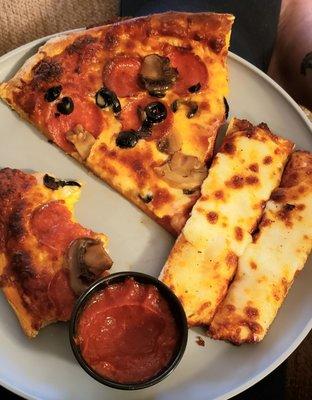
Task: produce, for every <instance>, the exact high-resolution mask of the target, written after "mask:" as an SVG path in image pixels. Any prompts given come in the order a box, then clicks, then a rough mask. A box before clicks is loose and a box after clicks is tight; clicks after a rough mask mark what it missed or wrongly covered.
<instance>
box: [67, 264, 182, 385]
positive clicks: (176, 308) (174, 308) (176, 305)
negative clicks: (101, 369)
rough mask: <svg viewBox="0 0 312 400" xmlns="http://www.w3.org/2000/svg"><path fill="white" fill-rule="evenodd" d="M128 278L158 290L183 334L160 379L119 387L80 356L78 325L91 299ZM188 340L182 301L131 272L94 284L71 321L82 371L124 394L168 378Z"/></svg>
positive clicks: (153, 280)
mask: <svg viewBox="0 0 312 400" xmlns="http://www.w3.org/2000/svg"><path fill="white" fill-rule="evenodd" d="M127 278H134V279H135V280H136V281H137V282H139V283H143V284H152V285H154V286H156V287H157V289H158V291H159V293H160V295H161V296H162V297H163V298H164V299H165V300H166V301H167V303H168V305H169V308H170V310H171V312H172V315H173V317H174V319H175V321H176V323H177V326H178V330H179V332H180V339H179V342H178V344H177V348H176V351H175V353H174V354H173V356H172V359H171V360H170V361H169V363H168V365H167V366H166V367H165V368H163V369H162V370H161V371H160V372H159V373H158V374H157V375H154V376H153V377H151V378H150V379H148V380H146V381H143V382H138V383H119V382H115V381H112V380H110V379H107V378H104V377H103V376H102V375H99V374H98V373H97V372H95V371H94V370H93V369H92V368H90V367H89V365H88V364H87V363H86V361H85V360H84V359H83V357H82V355H81V353H80V349H79V346H77V344H76V343H75V340H74V338H75V335H76V326H77V322H78V321H79V316H80V314H81V312H82V311H83V309H84V306H85V304H86V302H87V301H88V300H89V299H90V298H91V296H93V295H94V294H95V293H96V292H98V291H100V290H102V289H104V288H106V287H107V286H109V285H111V284H114V283H119V282H123V281H124V280H125V279H127ZM187 336H188V328H187V320H186V316H185V312H184V310H183V307H182V305H181V303H180V301H179V299H178V298H177V297H176V295H175V294H174V293H173V292H172V290H170V289H169V288H168V286H166V285H165V284H164V283H162V282H161V281H160V280H158V279H156V278H154V277H153V276H150V275H146V274H142V273H140V272H130V271H126V272H117V273H115V274H112V275H109V276H107V277H105V278H102V279H99V280H98V281H96V282H94V283H93V284H92V285H91V286H90V287H89V288H88V289H87V291H86V292H84V293H83V294H82V295H81V296H80V297H79V299H78V300H77V302H76V305H75V307H74V310H73V313H72V317H71V320H70V327H69V338H70V344H71V348H72V350H73V352H74V355H75V357H76V359H77V361H78V362H79V364H80V365H81V366H82V368H83V369H84V370H85V371H86V372H87V373H88V374H89V375H91V376H92V377H93V378H94V379H96V380H97V381H99V382H101V383H102V384H104V385H107V386H110V387H113V388H116V389H123V390H136V389H144V388H146V387H149V386H152V385H155V384H156V383H158V382H160V381H162V380H163V379H164V378H166V377H167V376H168V375H169V374H170V373H171V372H172V371H173V370H174V369H175V367H176V366H177V365H178V364H179V362H180V360H181V358H182V356H183V354H184V351H185V347H186V343H187Z"/></svg>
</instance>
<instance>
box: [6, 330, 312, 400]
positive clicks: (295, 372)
mask: <svg viewBox="0 0 312 400" xmlns="http://www.w3.org/2000/svg"><path fill="white" fill-rule="evenodd" d="M0 399H1V400H4V399H7V400H20V399H21V397H19V396H16V395H15V394H13V393H11V392H9V391H7V390H5V389H4V388H2V387H1V386H0ZM43 400H44V399H43ZM55 400H64V399H55ZM88 400H92V399H91V398H90V399H88ZM233 400H312V332H310V334H309V335H308V336H307V337H306V339H305V340H304V341H303V342H302V343H301V345H300V346H299V348H298V349H297V350H296V351H295V352H294V353H293V354H292V355H291V356H290V357H289V358H288V359H287V360H286V361H284V362H283V364H282V365H280V366H279V367H278V368H277V369H276V370H275V371H273V372H272V373H271V374H270V375H268V376H267V377H266V378H264V379H263V380H262V381H261V382H259V383H257V384H256V385H255V386H253V387H251V388H250V389H248V390H246V391H245V392H243V393H241V394H240V395H238V396H235V397H234V398H233Z"/></svg>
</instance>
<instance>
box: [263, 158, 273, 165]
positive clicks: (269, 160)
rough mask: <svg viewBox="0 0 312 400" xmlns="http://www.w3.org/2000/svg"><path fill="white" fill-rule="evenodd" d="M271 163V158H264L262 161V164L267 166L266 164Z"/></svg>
mask: <svg viewBox="0 0 312 400" xmlns="http://www.w3.org/2000/svg"><path fill="white" fill-rule="evenodd" d="M272 161H273V158H272V157H271V156H265V157H264V159H263V164H265V165H267V164H271V163H272Z"/></svg>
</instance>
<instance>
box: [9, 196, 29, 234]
mask: <svg viewBox="0 0 312 400" xmlns="http://www.w3.org/2000/svg"><path fill="white" fill-rule="evenodd" d="M25 211H26V204H25V201H23V200H21V201H20V202H19V203H18V205H17V206H16V208H15V209H14V210H12V213H11V214H10V217H9V220H8V232H9V235H10V237H11V238H12V239H14V240H20V239H21V238H22V237H23V235H24V234H25V227H24V223H25V222H24V216H25Z"/></svg>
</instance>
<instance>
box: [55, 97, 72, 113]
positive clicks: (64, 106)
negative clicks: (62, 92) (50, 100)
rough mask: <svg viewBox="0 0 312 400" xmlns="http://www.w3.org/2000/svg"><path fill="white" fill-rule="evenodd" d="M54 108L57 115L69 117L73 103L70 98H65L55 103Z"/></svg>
mask: <svg viewBox="0 0 312 400" xmlns="http://www.w3.org/2000/svg"><path fill="white" fill-rule="evenodd" d="M56 108H57V111H58V112H59V113H61V114H64V115H69V114H71V113H72V112H73V111H74V102H73V100H72V99H71V98H70V97H68V96H65V97H63V98H62V99H61V100H60V101H59V102H58V103H57V105H56Z"/></svg>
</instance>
